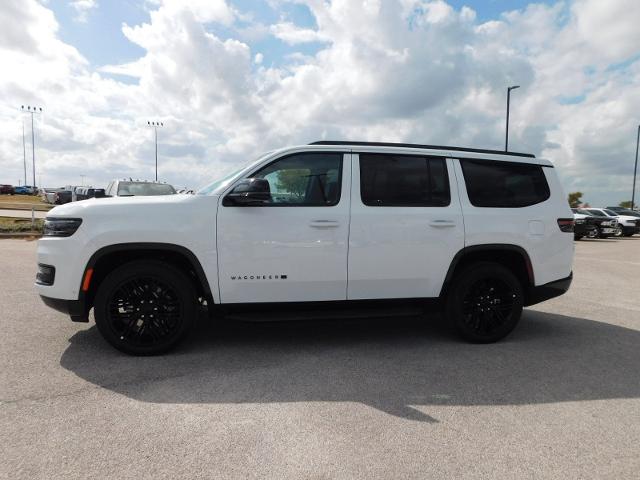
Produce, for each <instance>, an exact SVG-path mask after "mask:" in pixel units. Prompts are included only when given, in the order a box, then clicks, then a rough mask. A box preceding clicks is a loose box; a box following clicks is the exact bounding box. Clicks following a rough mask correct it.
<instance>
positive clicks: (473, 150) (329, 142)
mask: <svg viewBox="0 0 640 480" xmlns="http://www.w3.org/2000/svg"><path fill="white" fill-rule="evenodd" d="M309 145H349V146H359V147H400V148H417V149H420V150H448V151H454V152H470V153H489V154H491V155H511V156H516V157H527V158H536V156H535V155H534V154H532V153H521V152H509V151H506V150H487V149H483V148H470V147H454V146H449V145H424V144H419V143H395V142H351V141H345V140H320V141H317V142H312V143H310V144H309Z"/></svg>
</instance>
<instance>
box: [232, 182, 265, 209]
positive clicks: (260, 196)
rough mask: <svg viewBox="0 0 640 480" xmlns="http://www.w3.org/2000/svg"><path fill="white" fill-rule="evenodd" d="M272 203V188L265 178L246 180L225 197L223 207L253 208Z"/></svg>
mask: <svg viewBox="0 0 640 480" xmlns="http://www.w3.org/2000/svg"><path fill="white" fill-rule="evenodd" d="M270 201H271V187H270V186H269V182H268V181H267V180H265V179H264V178H246V179H244V180H241V181H240V183H238V184H237V185H236V186H235V187H233V190H231V192H229V193H228V194H227V196H226V197H224V200H223V202H222V204H223V205H225V206H227V207H229V206H245V207H246V206H252V205H263V204H265V203H268V202H270Z"/></svg>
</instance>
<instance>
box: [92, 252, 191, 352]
mask: <svg viewBox="0 0 640 480" xmlns="http://www.w3.org/2000/svg"><path fill="white" fill-rule="evenodd" d="M194 290H195V289H194V288H193V284H192V282H191V281H190V280H189V278H188V277H187V276H186V275H185V274H184V273H183V272H182V271H180V270H179V269H177V268H175V267H173V266H172V265H169V264H165V263H163V262H156V261H138V262H132V263H128V264H125V265H123V266H121V267H119V268H117V269H116V270H114V271H113V272H111V273H110V274H109V275H108V276H107V277H106V278H105V280H104V281H103V282H102V284H101V285H100V287H99V290H98V294H97V295H96V300H95V302H94V307H95V310H94V313H95V318H96V325H97V326H98V330H99V331H100V333H101V334H102V336H103V337H104V338H105V339H106V340H107V341H108V342H109V343H110V344H111V345H112V346H114V347H115V348H117V349H118V350H121V351H123V352H125V353H129V354H132V355H156V354H159V353H163V352H166V351H167V350H169V349H171V348H172V347H174V346H175V345H176V344H177V343H178V342H179V341H180V340H181V339H182V338H183V337H184V335H185V334H186V333H187V331H188V330H189V327H190V326H191V325H192V323H193V319H194V316H195V314H196V308H195V307H196V297H195V294H194Z"/></svg>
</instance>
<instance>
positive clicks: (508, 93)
mask: <svg viewBox="0 0 640 480" xmlns="http://www.w3.org/2000/svg"><path fill="white" fill-rule="evenodd" d="M516 88H520V85H514V86H512V87H507V128H506V130H505V133H504V151H505V152H508V151H509V104H510V103H511V90H515V89H516Z"/></svg>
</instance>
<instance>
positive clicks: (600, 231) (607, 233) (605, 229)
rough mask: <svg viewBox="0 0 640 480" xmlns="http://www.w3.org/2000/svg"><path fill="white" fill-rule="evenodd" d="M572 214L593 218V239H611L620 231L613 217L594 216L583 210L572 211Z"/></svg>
mask: <svg viewBox="0 0 640 480" xmlns="http://www.w3.org/2000/svg"><path fill="white" fill-rule="evenodd" d="M573 213H579V214H582V215H587V216H590V217H592V218H593V223H594V224H595V226H596V235H595V237H594V238H607V237H611V236H613V235H615V234H616V233H618V232H619V231H620V228H619V227H618V221H617V220H616V219H615V218H614V217H610V216H608V215H604V214H598V215H596V214H593V213H591V212H590V211H589V210H588V209H584V208H575V209H573Z"/></svg>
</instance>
